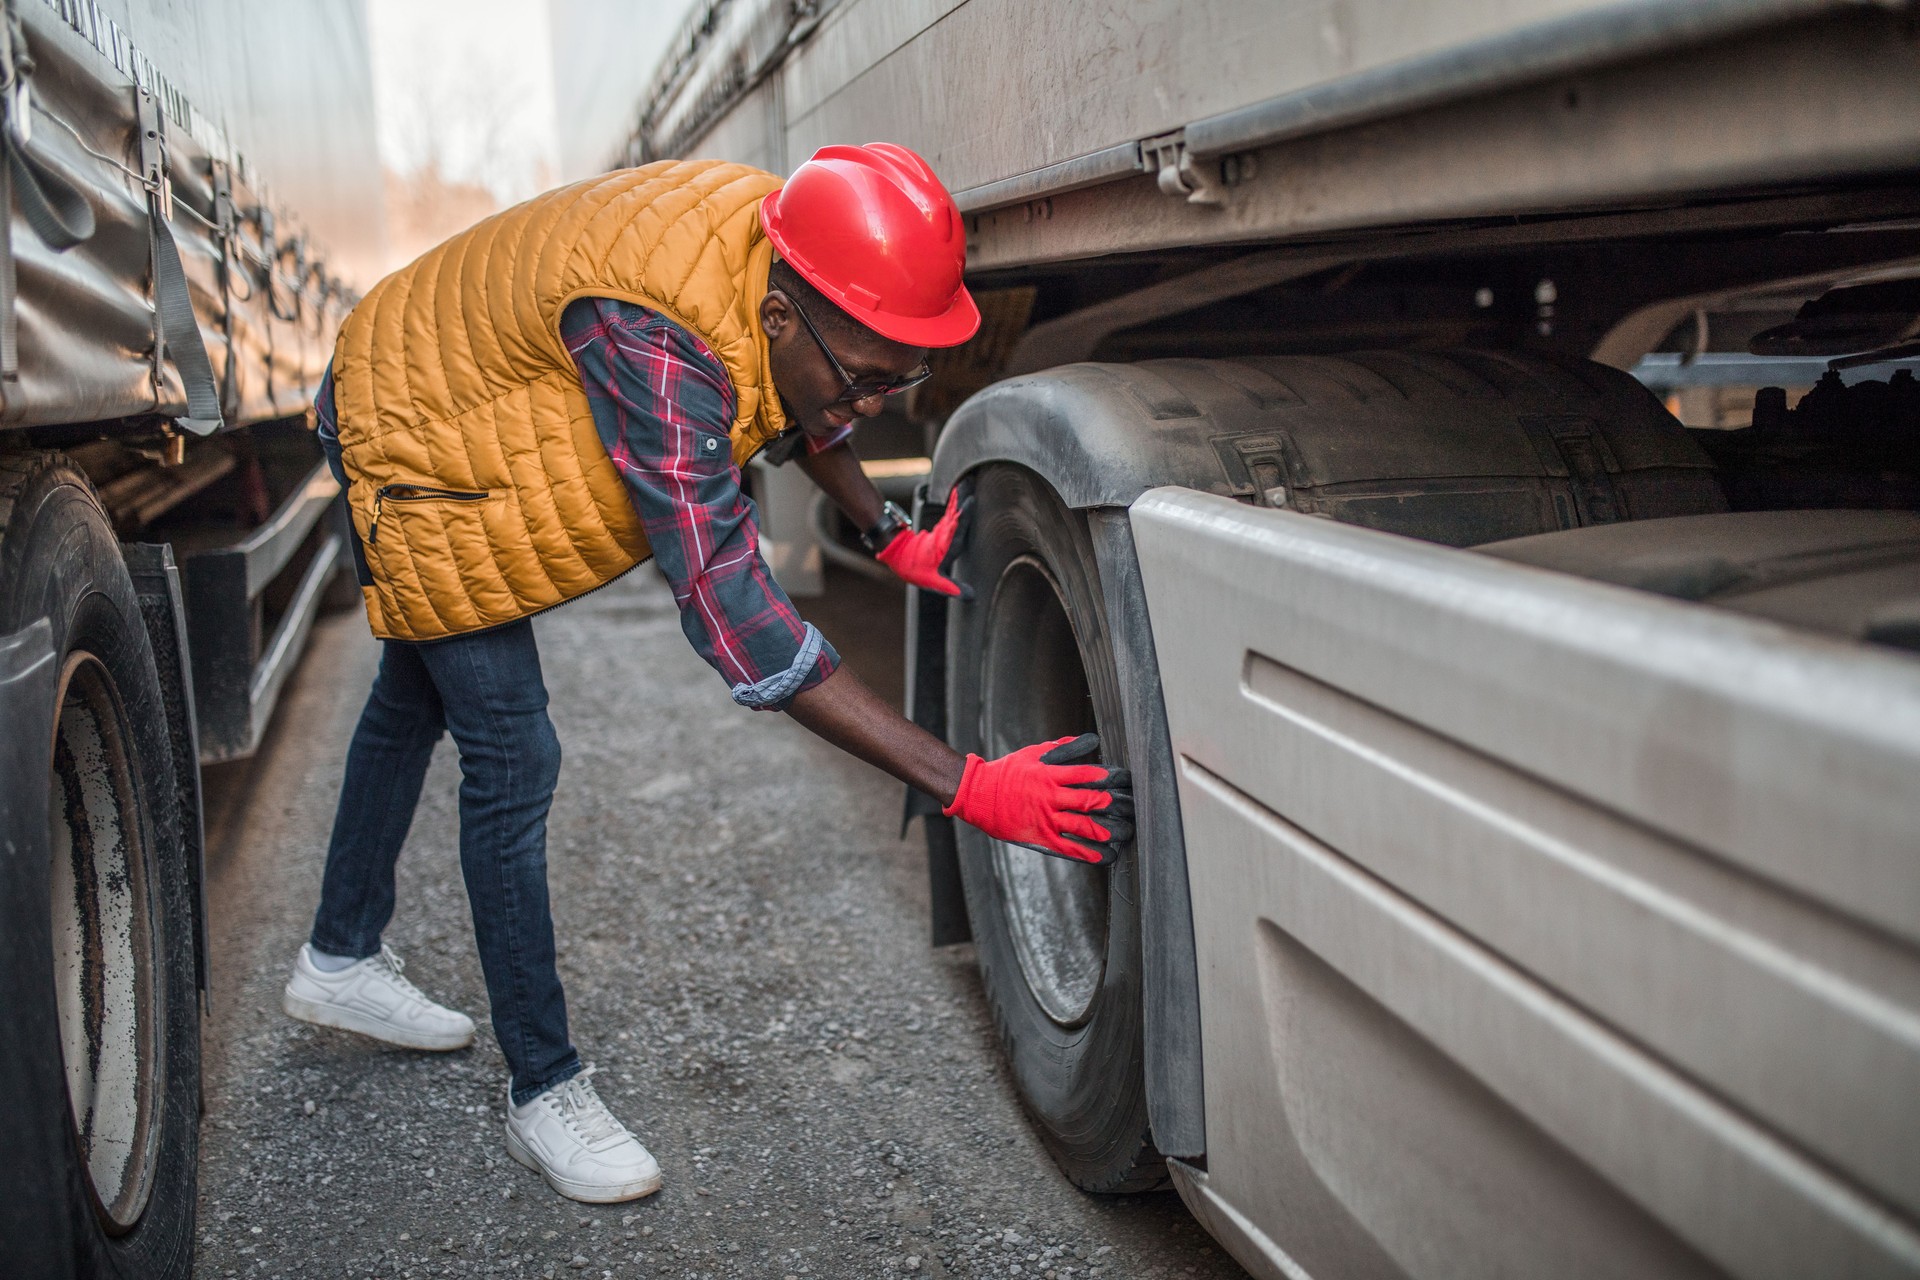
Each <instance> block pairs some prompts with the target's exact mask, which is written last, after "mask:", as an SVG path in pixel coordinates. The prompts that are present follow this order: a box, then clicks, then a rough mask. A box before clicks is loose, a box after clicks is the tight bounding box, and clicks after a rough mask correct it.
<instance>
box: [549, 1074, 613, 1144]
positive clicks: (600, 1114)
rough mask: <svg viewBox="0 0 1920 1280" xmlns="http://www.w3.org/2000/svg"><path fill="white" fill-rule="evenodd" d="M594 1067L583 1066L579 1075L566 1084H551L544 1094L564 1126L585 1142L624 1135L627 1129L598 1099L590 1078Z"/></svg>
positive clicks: (598, 1096)
mask: <svg viewBox="0 0 1920 1280" xmlns="http://www.w3.org/2000/svg"><path fill="white" fill-rule="evenodd" d="M596 1070H598V1068H596V1067H591V1066H589V1067H583V1068H582V1069H581V1071H580V1074H579V1075H577V1076H575V1077H574V1078H573V1079H571V1080H569V1081H567V1082H566V1083H565V1084H560V1085H556V1086H554V1087H553V1088H552V1089H550V1090H549V1091H548V1093H547V1096H548V1097H550V1098H552V1099H553V1105H554V1109H555V1110H556V1111H558V1112H559V1113H560V1118H561V1119H562V1120H564V1121H565V1122H566V1123H567V1127H568V1128H570V1129H572V1130H573V1131H574V1132H575V1133H577V1134H579V1135H580V1139H581V1141H583V1142H587V1143H595V1142H599V1141H601V1140H602V1139H605V1138H611V1137H614V1136H616V1135H624V1134H625V1133H626V1131H627V1129H626V1126H625V1125H623V1124H621V1123H620V1122H619V1121H618V1120H615V1119H614V1118H613V1113H612V1112H611V1111H609V1110H607V1104H606V1103H604V1102H602V1101H600V1095H599V1094H598V1093H595V1092H594V1089H593V1085H592V1083H591V1080H592V1076H593V1073H594V1072H595V1071H596Z"/></svg>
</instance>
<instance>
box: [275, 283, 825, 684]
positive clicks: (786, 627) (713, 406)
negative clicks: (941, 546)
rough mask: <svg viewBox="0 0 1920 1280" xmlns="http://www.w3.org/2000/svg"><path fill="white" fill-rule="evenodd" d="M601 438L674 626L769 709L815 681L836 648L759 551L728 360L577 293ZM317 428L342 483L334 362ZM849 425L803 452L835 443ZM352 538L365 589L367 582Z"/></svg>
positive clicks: (638, 313) (651, 316)
mask: <svg viewBox="0 0 1920 1280" xmlns="http://www.w3.org/2000/svg"><path fill="white" fill-rule="evenodd" d="M560 331H561V336H562V338H563V339H564V340H565V342H566V344H567V350H568V351H569V352H570V353H572V355H573V359H574V364H575V366H576V367H578V369H579V370H580V382H581V386H582V387H583V388H584V389H585V391H586V393H587V400H588V403H589V404H591V405H592V406H593V421H594V426H595V427H596V428H598V430H599V433H600V442H601V443H602V444H604V445H605V446H606V449H607V454H608V455H609V456H610V457H611V458H612V459H613V463H614V465H615V466H616V467H618V468H619V469H620V474H621V476H622V478H624V479H625V480H626V482H627V487H628V490H629V491H630V493H631V494H632V497H633V505H634V509H635V510H636V511H637V512H638V513H639V516H640V523H641V525H642V526H643V527H644V528H645V529H646V531H647V541H648V542H649V543H651V544H652V547H653V555H654V561H655V563H656V564H658V565H659V567H660V572H661V573H662V574H663V575H664V576H665V577H666V579H667V583H668V585H669V586H670V587H671V588H672V589H673V598H674V601H675V603H677V604H678V605H679V606H680V629H681V630H682V631H684V632H685V633H686V636H687V639H688V640H690V641H692V642H693V647H694V649H695V650H696V651H697V652H698V653H699V654H700V656H701V657H702V658H704V659H706V660H707V662H708V663H709V664H711V665H712V667H713V668H714V670H716V671H718V672H719V673H720V675H721V676H722V677H723V678H724V679H725V680H726V681H727V683H728V684H729V685H730V686H731V687H732V690H733V700H734V701H735V702H738V703H739V704H741V705H742V706H746V707H753V708H755V709H759V710H769V711H777V710H782V709H784V708H785V707H786V706H787V704H788V703H790V702H792V701H793V698H794V696H795V695H796V694H799V693H801V692H804V691H805V690H807V689H811V688H813V686H815V685H817V684H819V683H820V682H821V681H822V680H825V679H826V678H827V677H828V676H830V675H832V674H833V672H834V670H835V669H836V668H837V667H838V666H839V665H840V655H839V654H838V653H836V652H834V648H833V646H832V645H830V644H828V643H827V642H826V639H825V637H823V636H822V635H821V634H820V632H819V630H818V629H817V628H816V627H815V626H814V625H813V624H812V623H810V622H807V621H805V620H803V619H802V618H801V617H800V615H799V614H798V613H797V612H796V611H795V610H794V607H793V602H792V601H791V600H789V599H788V598H787V594H786V592H784V591H782V590H781V589H780V585H779V584H778V583H777V582H775V581H774V580H773V574H772V572H771V571H770V570H769V569H768V568H767V562H766V561H765V559H763V558H762V557H761V555H760V529H759V526H758V524H757V523H756V521H755V515H756V512H755V509H754V505H753V501H752V499H750V498H748V497H747V496H746V494H744V493H743V492H741V489H740V468H738V467H736V466H735V465H734V464H733V443H732V439H731V437H730V436H729V434H728V429H729V427H731V425H732V423H733V413H734V405H735V397H734V391H733V383H732V382H731V381H730V380H729V379H728V378H727V374H726V367H725V366H724V365H722V364H721V363H720V361H719V360H718V359H717V358H716V357H715V356H714V355H713V353H712V352H711V351H709V350H708V349H707V347H706V345H705V344H704V343H702V342H701V341H700V340H699V339H698V338H696V337H694V336H693V335H692V334H690V333H688V332H687V331H686V330H684V329H682V328H681V327H680V326H678V325H676V324H674V323H673V322H672V321H670V320H667V319H666V318H665V317H663V316H660V315H658V314H656V313H655V312H652V311H649V310H647V309H646V308H644V307H639V306H635V305H633V304H632V303H627V302H619V301H615V300H613V299H609V298H581V299H579V300H577V301H575V302H574V303H572V304H571V305H569V306H568V307H567V310H566V313H565V314H564V315H563V316H562V317H561V322H560ZM313 409H314V419H315V426H316V427H317V428H318V430H319V434H320V444H321V447H322V449H323V450H324V451H325V452H326V454H327V461H328V464H329V465H330V466H331V467H332V468H333V472H334V475H335V477H336V478H337V479H339V481H340V483H341V486H342V487H343V488H344V487H345V485H346V483H347V480H346V475H345V473H344V472H343V471H342V470H341V468H340V460H339V443H338V439H339V437H338V431H337V424H336V419H335V413H334V403H333V370H332V369H331V368H329V369H328V370H327V374H326V376H325V377H324V378H322V379H321V381H320V389H319V394H317V395H316V396H315V397H314V403H313ZM852 434H853V427H852V426H851V425H850V424H849V425H848V426H846V427H844V428H842V429H841V430H840V431H837V432H835V433H834V434H833V435H831V436H829V437H826V438H824V439H820V440H816V439H814V438H813V437H812V436H808V437H807V438H806V444H807V449H808V451H809V452H812V453H818V452H820V451H821V450H824V449H831V448H834V447H835V446H837V445H840V444H844V443H845V442H846V440H847V438H848V437H849V436H851V435H852ZM360 550H361V548H360V546H359V545H358V543H357V542H356V543H355V545H354V552H355V556H354V559H355V562H356V568H357V569H358V570H359V577H360V582H361V585H362V586H370V585H372V577H371V575H370V574H369V573H368V571H367V567H366V561H365V559H364V557H363V556H362V555H360Z"/></svg>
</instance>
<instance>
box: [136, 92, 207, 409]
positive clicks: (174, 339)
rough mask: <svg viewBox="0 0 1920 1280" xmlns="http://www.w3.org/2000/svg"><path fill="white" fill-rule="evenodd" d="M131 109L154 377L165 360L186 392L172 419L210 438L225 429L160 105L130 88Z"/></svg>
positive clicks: (164, 113)
mask: <svg viewBox="0 0 1920 1280" xmlns="http://www.w3.org/2000/svg"><path fill="white" fill-rule="evenodd" d="M133 92H134V106H135V113H134V114H135V118H136V122H137V127H138V128H139V130H140V172H141V174H142V176H143V179H144V181H145V183H146V187H147V215H148V216H147V225H148V227H149V228H150V234H149V242H150V244H151V246H152V251H153V318H154V335H153V336H154V357H155V376H156V377H157V376H158V367H159V366H158V361H159V359H160V358H161V356H162V355H163V354H164V355H165V356H166V357H168V358H170V359H172V361H173V365H174V368H176V369H178V370H179V371H180V381H181V384H182V385H183V386H184V387H185V388H186V392H187V416H186V417H184V418H178V419H175V421H176V422H178V423H179V425H180V426H182V427H184V428H185V429H186V430H188V431H191V432H193V433H194V434H195V435H200V436H206V435H212V434H213V433H214V432H216V431H218V430H219V429H220V428H221V427H222V426H224V425H226V424H225V420H224V419H223V417H222V415H221V412H220V384H219V383H218V382H216V381H215V380H214V376H213V361H212V360H211V359H210V358H209V357H208V355H207V344H206V341H205V340H204V339H203V338H202V337H201V336H200V322H199V320H198V319H196V318H195V317H194V314H193V293H192V291H191V290H190V289H189V288H188V287H187V272H186V268H185V267H184V266H182V265H181V263H180V246H179V245H178V244H177V243H175V241H174V238H173V225H172V218H173V184H172V183H171V182H169V181H168V180H167V117H166V112H165V111H163V110H162V109H161V106H160V100H159V99H158V98H157V97H155V96H154V95H153V94H152V93H151V92H149V91H148V90H146V89H143V88H140V87H138V86H135V88H134V91H133Z"/></svg>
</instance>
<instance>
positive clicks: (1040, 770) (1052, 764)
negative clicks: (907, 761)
mask: <svg viewBox="0 0 1920 1280" xmlns="http://www.w3.org/2000/svg"><path fill="white" fill-rule="evenodd" d="M1099 750H1100V738H1099V735H1097V734H1092V733H1083V734H1081V735H1080V736H1079V737H1077V738H1061V739H1059V740H1057V741H1054V742H1039V743H1035V744H1034V745H1033V746H1031V747H1022V748H1021V749H1020V750H1018V751H1016V752H1014V753H1013V754H1011V755H1005V756H1001V757H1000V758H999V759H998V760H982V759H981V758H980V757H979V756H972V755H970V756H968V757H967V771H966V772H965V773H963V774H961V775H960V790H959V792H958V793H956V794H955V796H954V797H953V803H952V804H950V805H948V806H947V807H946V809H945V810H943V812H945V813H946V815H947V816H948V817H950V818H958V819H960V821H962V822H966V823H970V824H972V825H973V826H976V827H978V828H980V830H982V831H984V832H986V833H987V834H988V835H990V836H992V837H994V839H996V840H1008V841H1011V842H1013V843H1014V844H1020V845H1025V846H1026V847H1027V848H1029V849H1035V850H1038V851H1039V852H1041V853H1051V854H1054V855H1056V856H1058V857H1062V858H1072V859H1074V860H1075V861H1078V862H1091V863H1095V864H1097V865H1099V866H1105V865H1106V864H1108V863H1110V862H1112V861H1113V860H1114V859H1115V858H1116V857H1118V856H1119V850H1120V845H1121V844H1122V843H1124V842H1125V841H1127V840H1130V839H1132V838H1133V823H1132V821H1131V819H1132V817H1133V794H1132V792H1131V791H1130V790H1128V783H1127V771H1126V770H1125V769H1109V768H1107V767H1106V766H1105V765H1099V764H1075V763H1073V762H1074V761H1076V760H1084V759H1086V758H1088V757H1090V756H1093V755H1095V754H1097V753H1098V752H1099ZM1093 814H1097V815H1098V816H1099V820H1098V821H1095V819H1094V818H1093V817H1091V816H1089V815H1093Z"/></svg>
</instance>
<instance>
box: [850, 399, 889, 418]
mask: <svg viewBox="0 0 1920 1280" xmlns="http://www.w3.org/2000/svg"><path fill="white" fill-rule="evenodd" d="M886 407H887V397H886V396H885V395H881V394H876V395H870V396H865V397H863V398H861V399H859V400H855V401H854V402H853V411H854V412H855V413H857V414H859V415H860V416H861V417H863V418H871V417H873V416H874V415H875V414H877V413H879V412H880V411H881V410H882V409H884V408H886Z"/></svg>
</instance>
